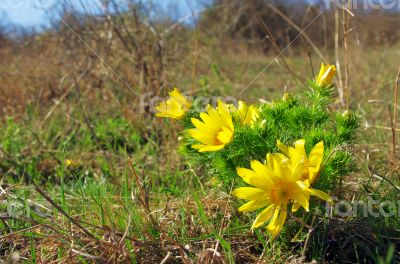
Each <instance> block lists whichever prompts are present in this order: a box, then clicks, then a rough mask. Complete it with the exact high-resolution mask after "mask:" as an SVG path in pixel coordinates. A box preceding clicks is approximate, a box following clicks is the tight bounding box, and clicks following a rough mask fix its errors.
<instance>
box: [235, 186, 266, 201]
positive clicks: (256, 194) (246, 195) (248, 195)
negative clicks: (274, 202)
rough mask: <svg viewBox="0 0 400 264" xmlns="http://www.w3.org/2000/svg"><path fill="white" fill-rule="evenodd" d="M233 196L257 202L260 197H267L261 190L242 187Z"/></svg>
mask: <svg viewBox="0 0 400 264" xmlns="http://www.w3.org/2000/svg"><path fill="white" fill-rule="evenodd" d="M233 195H235V196H236V197H237V198H239V199H244V200H256V199H258V198H260V197H263V196H266V192H265V191H264V190H262V189H259V188H253V187H240V188H237V189H236V190H234V191H233Z"/></svg>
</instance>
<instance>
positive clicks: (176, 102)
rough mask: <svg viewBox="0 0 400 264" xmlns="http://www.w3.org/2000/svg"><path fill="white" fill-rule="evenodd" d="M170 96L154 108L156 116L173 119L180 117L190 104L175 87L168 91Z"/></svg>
mask: <svg viewBox="0 0 400 264" xmlns="http://www.w3.org/2000/svg"><path fill="white" fill-rule="evenodd" d="M169 96H170V98H169V99H168V100H166V101H164V102H161V103H160V104H159V105H158V106H157V107H156V110H157V111H158V113H157V114H156V116H157V117H169V118H173V119H182V118H183V117H184V116H185V114H186V112H187V111H188V110H189V108H190V106H191V102H190V101H189V100H188V99H187V98H186V97H185V96H183V95H182V94H181V93H180V92H179V90H178V89H177V88H174V90H172V91H171V92H170V93H169Z"/></svg>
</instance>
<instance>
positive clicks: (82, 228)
mask: <svg viewBox="0 0 400 264" xmlns="http://www.w3.org/2000/svg"><path fill="white" fill-rule="evenodd" d="M32 185H33V187H35V190H36V191H37V192H38V193H40V195H42V196H43V198H44V199H46V200H47V201H48V202H49V203H50V204H51V205H52V206H54V207H55V208H56V209H57V210H58V211H60V212H61V213H62V214H63V215H64V216H65V217H67V218H68V220H70V221H71V222H72V223H73V224H74V225H76V226H77V227H79V228H80V229H81V230H82V231H83V232H84V233H85V234H86V235H88V236H90V237H91V238H93V239H95V240H98V238H96V237H95V236H94V235H93V234H92V233H90V232H89V230H87V229H86V228H85V227H84V226H83V225H81V224H80V223H79V222H78V221H76V220H75V219H74V218H73V217H72V216H70V215H69V214H68V213H67V212H65V211H64V209H62V208H61V206H59V205H58V204H57V203H56V202H55V201H54V200H53V199H51V197H50V196H49V195H48V194H47V193H46V192H45V191H43V190H42V189H41V188H40V187H39V186H37V185H36V184H35V183H32Z"/></svg>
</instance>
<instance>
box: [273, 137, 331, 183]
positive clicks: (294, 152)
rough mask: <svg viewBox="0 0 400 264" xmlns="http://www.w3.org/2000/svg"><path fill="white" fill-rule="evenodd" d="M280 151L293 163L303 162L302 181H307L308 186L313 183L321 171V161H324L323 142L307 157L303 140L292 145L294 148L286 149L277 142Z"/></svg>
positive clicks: (286, 147)
mask: <svg viewBox="0 0 400 264" xmlns="http://www.w3.org/2000/svg"><path fill="white" fill-rule="evenodd" d="M277 146H278V148H279V150H280V151H282V152H283V153H284V154H285V155H286V156H287V157H289V158H290V160H291V161H292V162H294V163H296V162H298V161H299V160H303V161H304V170H303V174H302V180H304V181H305V180H309V182H310V184H312V183H313V182H315V180H316V179H317V177H318V175H319V170H320V169H321V164H322V160H323V159H324V142H323V141H320V142H319V143H317V144H316V145H315V146H314V148H313V149H312V150H311V152H310V155H309V156H308V157H307V154H306V149H305V140H304V139H300V140H297V141H296V142H295V143H294V147H290V146H289V147H288V146H285V145H284V144H282V142H280V141H279V140H278V144H277Z"/></svg>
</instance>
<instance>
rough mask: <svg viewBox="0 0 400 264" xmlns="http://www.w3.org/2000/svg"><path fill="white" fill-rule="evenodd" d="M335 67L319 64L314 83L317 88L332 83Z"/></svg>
mask: <svg viewBox="0 0 400 264" xmlns="http://www.w3.org/2000/svg"><path fill="white" fill-rule="evenodd" d="M335 73H336V67H335V66H334V65H329V64H328V65H324V63H322V64H321V68H320V70H319V74H318V76H317V77H316V78H315V83H316V84H317V85H318V86H325V85H329V84H331V83H332V79H333V77H334V76H335Z"/></svg>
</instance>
